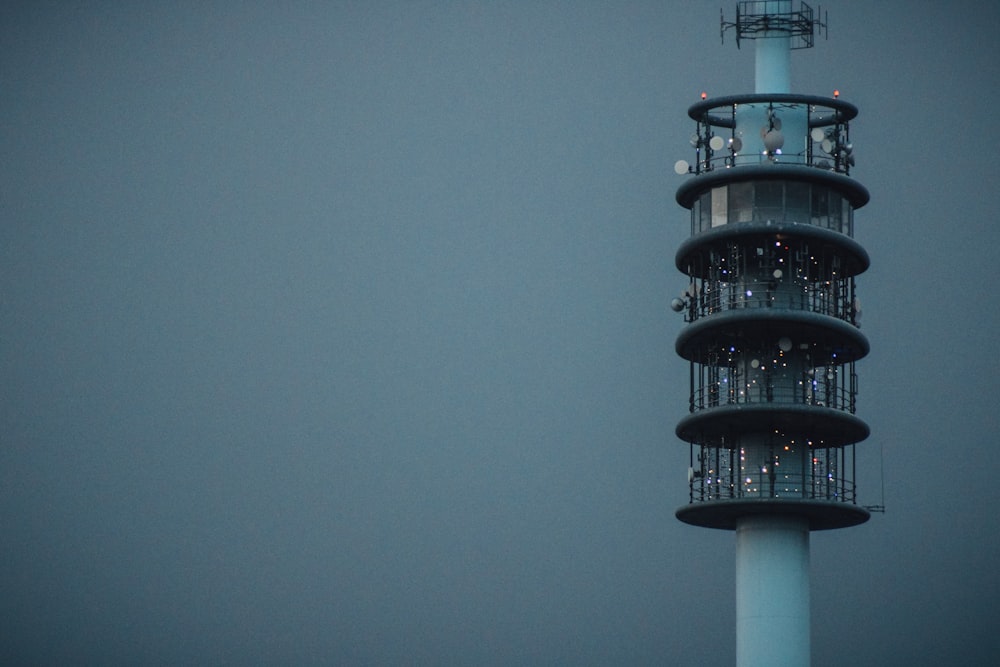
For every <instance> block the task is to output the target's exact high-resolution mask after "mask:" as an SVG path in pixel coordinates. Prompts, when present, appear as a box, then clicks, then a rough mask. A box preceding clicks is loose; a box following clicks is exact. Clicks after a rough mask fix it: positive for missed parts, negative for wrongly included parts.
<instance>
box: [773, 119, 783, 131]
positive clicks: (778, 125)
mask: <svg viewBox="0 0 1000 667" xmlns="http://www.w3.org/2000/svg"><path fill="white" fill-rule="evenodd" d="M771 127H772V128H773V129H775V130H780V129H781V119H780V118H777V117H775V118H772V119H771Z"/></svg>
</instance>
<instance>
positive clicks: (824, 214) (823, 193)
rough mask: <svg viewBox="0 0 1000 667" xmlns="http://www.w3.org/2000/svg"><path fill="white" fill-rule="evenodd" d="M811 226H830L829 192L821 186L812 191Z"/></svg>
mask: <svg viewBox="0 0 1000 667" xmlns="http://www.w3.org/2000/svg"><path fill="white" fill-rule="evenodd" d="M812 224H814V225H816V226H817V227H829V226H830V192H829V190H827V189H826V188H824V187H821V186H816V187H814V188H813V189H812Z"/></svg>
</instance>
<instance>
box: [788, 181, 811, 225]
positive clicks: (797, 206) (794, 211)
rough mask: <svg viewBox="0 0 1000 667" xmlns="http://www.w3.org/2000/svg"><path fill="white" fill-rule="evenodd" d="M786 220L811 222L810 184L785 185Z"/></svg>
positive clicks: (793, 183) (791, 183) (792, 183)
mask: <svg viewBox="0 0 1000 667" xmlns="http://www.w3.org/2000/svg"><path fill="white" fill-rule="evenodd" d="M785 220H789V221H796V222H807V221H808V220H809V184H808V183H795V182H790V183H787V184H786V185H785Z"/></svg>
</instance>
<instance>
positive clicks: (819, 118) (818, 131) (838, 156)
mask: <svg viewBox="0 0 1000 667" xmlns="http://www.w3.org/2000/svg"><path fill="white" fill-rule="evenodd" d="M857 115H858V109H857V107H855V106H854V105H852V104H848V103H847V102H843V101H841V100H840V99H838V98H827V97H819V96H815V95H792V94H777V93H775V94H769V93H764V94H762V93H755V94H748V95H732V96H728V97H719V98H715V99H711V100H702V101H701V102H698V103H696V104H693V105H692V106H691V107H690V108H689V109H688V116H690V117H691V118H692V119H693V120H694V121H696V123H697V131H696V132H695V134H694V135H693V136H692V137H691V146H692V148H694V149H695V162H694V164H693V165H688V164H687V163H686V162H683V161H682V162H683V164H682V163H678V164H677V165H676V167H675V168H676V170H677V172H678V173H684V172H685V171H689V172H690V173H695V174H701V173H704V172H709V171H713V170H715V169H718V168H724V167H744V166H753V165H765V164H770V165H776V164H795V165H802V166H808V167H814V168H816V169H817V170H822V171H828V172H832V173H837V174H844V175H847V174H849V173H850V168H851V167H852V166H853V165H854V147H853V145H852V144H851V140H850V125H849V121H850V120H852V119H853V118H854V117H855V116H857Z"/></svg>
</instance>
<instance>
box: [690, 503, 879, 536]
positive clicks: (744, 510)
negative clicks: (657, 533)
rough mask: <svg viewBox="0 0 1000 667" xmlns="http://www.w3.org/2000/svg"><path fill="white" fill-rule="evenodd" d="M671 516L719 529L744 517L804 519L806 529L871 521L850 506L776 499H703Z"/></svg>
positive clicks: (865, 513) (862, 510)
mask: <svg viewBox="0 0 1000 667" xmlns="http://www.w3.org/2000/svg"><path fill="white" fill-rule="evenodd" d="M675 515H676V516H677V518H678V519H680V520H681V521H683V522H684V523H687V524H691V525H692V526H701V527H703V528H719V529H722V530H735V529H736V524H737V522H738V520H739V519H740V518H742V517H746V516H761V515H779V516H780V515H784V516H800V517H805V518H806V519H808V520H809V530H832V529H834V528H849V527H850V526H857V525H859V524H862V523H864V522H866V521H868V519H869V518H871V514H870V513H869V512H868V510H866V509H865V508H863V507H859V506H857V505H853V504H850V503H845V502H831V501H824V500H788V499H780V498H760V499H744V500H707V501H704V502H696V503H691V504H689V505H684V506H683V507H681V508H680V509H678V510H677V512H676V513H675Z"/></svg>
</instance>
